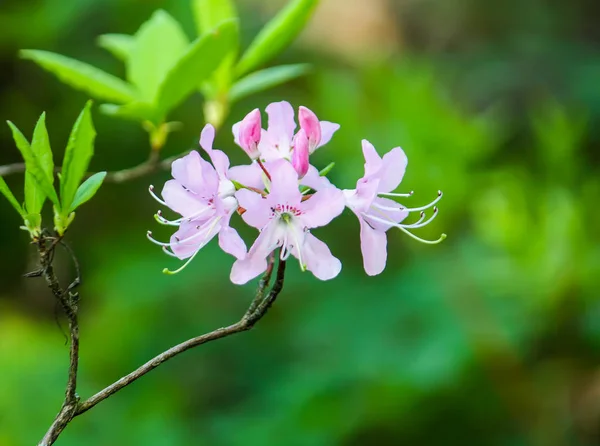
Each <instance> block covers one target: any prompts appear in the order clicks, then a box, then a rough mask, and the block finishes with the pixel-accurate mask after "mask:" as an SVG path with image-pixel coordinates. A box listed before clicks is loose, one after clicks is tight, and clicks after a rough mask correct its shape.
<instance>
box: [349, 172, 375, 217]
mask: <svg viewBox="0 0 600 446" xmlns="http://www.w3.org/2000/svg"><path fill="white" fill-rule="evenodd" d="M378 190H379V178H377V177H375V178H374V177H363V178H361V179H360V180H358V182H357V183H356V196H355V197H354V202H353V206H350V207H351V208H352V209H353V210H355V211H357V212H366V211H368V210H369V208H370V207H371V204H372V203H373V200H375V198H377V191H378Z"/></svg>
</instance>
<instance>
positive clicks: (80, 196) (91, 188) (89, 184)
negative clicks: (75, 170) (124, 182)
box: [69, 172, 106, 214]
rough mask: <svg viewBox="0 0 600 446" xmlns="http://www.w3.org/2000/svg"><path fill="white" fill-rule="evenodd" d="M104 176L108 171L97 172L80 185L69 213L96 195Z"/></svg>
mask: <svg viewBox="0 0 600 446" xmlns="http://www.w3.org/2000/svg"><path fill="white" fill-rule="evenodd" d="M104 177H106V172H98V173H95V174H94V175H92V176H91V177H89V178H88V179H87V180H85V181H84V182H83V183H82V184H81V186H79V188H78V189H77V193H76V194H75V198H74V199H73V203H71V207H70V209H69V214H70V213H71V212H73V211H74V210H75V209H77V208H78V207H79V206H81V205H82V204H83V203H85V202H86V201H88V200H89V199H90V198H92V197H93V196H94V195H96V192H98V189H100V186H102V182H103V181H104Z"/></svg>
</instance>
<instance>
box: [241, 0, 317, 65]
mask: <svg viewBox="0 0 600 446" xmlns="http://www.w3.org/2000/svg"><path fill="white" fill-rule="evenodd" d="M318 3H319V0H292V1H290V3H288V4H287V5H286V7H285V8H283V9H282V10H281V11H280V12H279V14H277V15H276V16H275V17H274V18H273V19H271V21H270V22H269V23H267V24H266V25H265V27H264V28H263V29H262V30H261V31H260V32H259V33H258V35H257V36H256V38H255V39H254V40H253V41H252V43H251V44H250V47H249V48H248V49H247V50H246V52H245V53H244V55H243V56H242V58H241V60H240V62H239V63H238V65H237V67H236V72H237V75H238V76H243V75H244V74H246V73H248V72H250V71H252V70H254V69H255V68H257V67H259V66H260V65H262V64H264V63H265V62H267V61H268V60H270V59H272V58H273V57H275V56H276V55H277V54H278V53H279V52H280V51H282V50H283V49H285V48H286V47H287V46H288V45H289V44H290V43H291V42H292V41H293V40H294V39H295V38H296V36H297V35H298V34H300V32H301V31H302V30H303V29H304V26H305V25H306V23H307V22H308V20H309V19H310V17H311V15H312V13H313V11H314V9H315V7H316V6H317V4H318Z"/></svg>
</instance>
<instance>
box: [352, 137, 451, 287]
mask: <svg viewBox="0 0 600 446" xmlns="http://www.w3.org/2000/svg"><path fill="white" fill-rule="evenodd" d="M362 148H363V155H364V157H365V175H364V176H363V177H362V178H361V179H360V180H358V182H357V183H356V189H352V190H344V195H345V197H346V204H347V206H348V207H349V208H350V209H351V210H352V212H354V213H355V214H356V216H357V217H358V220H359V222H360V246H361V251H362V255H363V265H364V267H365V271H366V272H367V274H369V275H370V276H374V275H377V274H379V273H381V272H382V271H383V269H384V268H385V264H386V261H387V236H386V231H388V230H389V229H390V228H398V229H400V230H401V231H403V232H405V233H406V234H408V235H409V236H410V237H412V238H414V239H415V240H418V241H420V242H422V243H427V244H436V243H439V242H441V241H442V240H444V238H446V235H445V234H442V236H441V237H440V238H439V239H437V240H434V241H429V240H424V239H422V238H420V237H417V236H416V235H414V234H413V233H411V232H410V231H409V229H417V228H421V227H423V226H425V225H427V224H429V223H430V222H431V221H432V220H433V219H434V218H435V217H436V215H437V212H438V210H437V208H436V207H435V204H436V203H437V202H438V201H439V200H440V199H441V198H442V193H441V192H438V196H437V198H436V199H435V200H433V201H432V202H431V203H429V204H428V205H426V206H422V207H418V208H407V207H405V206H402V205H401V204H399V203H397V202H396V201H394V200H391V199H389V198H385V197H410V196H412V192H410V193H407V194H402V193H394V192H392V191H394V190H395V189H396V188H397V187H398V185H399V184H400V182H401V181H402V178H403V177H404V172H405V171H406V165H407V164H408V159H407V158H406V155H405V153H404V151H403V150H402V149H401V148H400V147H396V148H394V149H392V150H391V151H389V152H388V153H386V154H385V155H384V156H383V158H381V157H380V156H379V154H378V153H377V151H376V150H375V147H373V145H372V144H371V143H370V142H369V141H367V140H363V142H362ZM432 207H433V214H432V215H431V217H430V218H429V219H427V220H425V212H424V211H425V210H427V209H429V208H432ZM411 212H420V219H419V220H418V221H417V222H416V223H412V224H402V223H401V222H402V221H404V219H405V218H406V217H408V215H409V213H411Z"/></svg>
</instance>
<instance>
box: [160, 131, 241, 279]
mask: <svg viewBox="0 0 600 446" xmlns="http://www.w3.org/2000/svg"><path fill="white" fill-rule="evenodd" d="M214 136H215V130H214V128H213V127H212V126H211V125H210V124H207V125H206V126H205V127H204V129H203V130H202V135H201V137H200V145H201V147H202V148H203V149H204V150H205V151H206V153H207V154H208V156H209V157H210V159H211V161H212V165H211V164H210V163H209V162H207V161H205V160H203V159H202V158H201V157H200V154H199V153H198V152H196V151H192V152H190V154H189V155H186V156H184V157H183V158H180V159H178V160H176V161H174V162H173V165H172V166H171V170H172V174H173V178H174V179H173V180H169V181H167V182H166V183H165V186H164V188H163V190H162V197H163V200H164V201H163V200H161V199H160V198H159V197H157V196H156V195H155V194H154V192H153V187H152V186H150V193H151V194H152V195H153V196H154V198H155V199H156V200H157V201H158V202H159V203H161V204H163V205H165V206H167V207H169V208H171V209H172V210H173V211H175V212H177V213H178V214H180V215H181V218H178V219H176V220H173V221H169V220H167V219H165V218H164V217H163V216H162V214H161V212H160V211H159V212H158V213H157V215H156V219H157V221H158V222H159V223H161V224H164V225H169V226H178V227H179V229H178V230H177V232H175V234H173V236H172V237H171V240H170V242H168V243H162V242H158V241H156V240H154V239H153V238H152V233H151V232H150V231H148V238H149V239H150V240H151V241H152V242H154V243H156V244H158V245H159V246H162V247H163V250H164V251H165V252H167V253H168V254H170V255H172V256H174V257H177V258H179V259H182V260H183V259H189V260H188V261H187V262H186V263H185V264H184V265H183V266H182V267H181V268H179V269H178V270H176V271H173V272H171V271H168V270H165V272H168V273H173V274H174V273H177V272H179V271H181V270H182V269H183V268H185V267H186V266H187V265H188V264H189V263H190V262H191V260H192V259H193V258H194V257H195V256H196V254H197V253H198V252H199V251H200V249H202V248H203V247H204V246H205V245H206V244H207V243H208V242H210V241H211V240H212V239H213V238H214V237H215V236H216V235H217V234H218V235H219V246H220V247H221V249H223V251H225V252H227V253H228V254H231V255H233V256H235V257H236V258H238V259H241V258H244V257H245V255H246V245H245V243H244V241H243V240H242V239H241V237H240V236H239V234H238V233H237V231H236V230H235V229H233V228H231V227H230V226H229V221H230V219H231V216H232V215H233V213H234V212H235V211H236V210H237V209H238V202H237V199H236V198H235V187H234V185H233V183H232V182H231V180H230V179H229V178H228V172H229V159H228V158H227V155H225V154H224V153H223V152H221V151H220V150H214V149H213V148H212V145H213V141H214ZM213 166H214V167H213Z"/></svg>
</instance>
